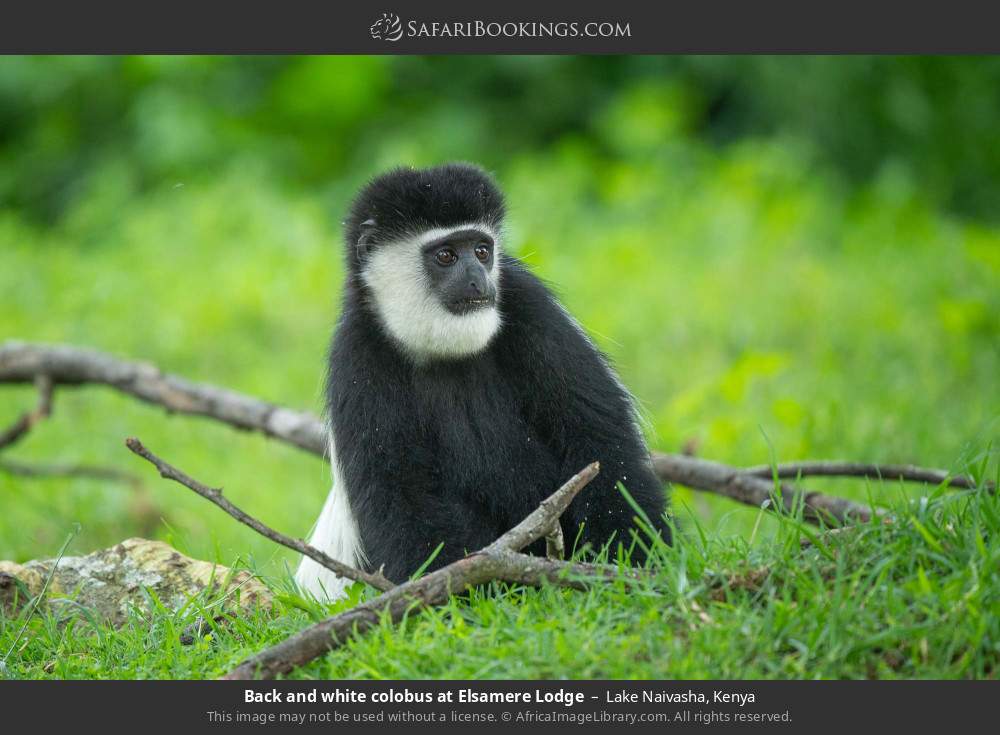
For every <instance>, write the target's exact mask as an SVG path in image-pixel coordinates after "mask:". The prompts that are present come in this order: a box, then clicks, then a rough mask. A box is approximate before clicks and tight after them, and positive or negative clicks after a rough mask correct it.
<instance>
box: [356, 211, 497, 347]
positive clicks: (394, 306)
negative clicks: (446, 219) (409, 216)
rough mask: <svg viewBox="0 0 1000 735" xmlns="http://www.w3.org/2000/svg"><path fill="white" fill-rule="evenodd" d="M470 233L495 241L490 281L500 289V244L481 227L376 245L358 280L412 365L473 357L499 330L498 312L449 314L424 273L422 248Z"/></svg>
mask: <svg viewBox="0 0 1000 735" xmlns="http://www.w3.org/2000/svg"><path fill="white" fill-rule="evenodd" d="M469 229H475V230H479V231H481V232H485V233H487V234H489V235H490V236H491V237H492V238H493V243H494V246H493V263H494V265H493V270H492V271H491V272H490V279H491V280H492V281H493V285H494V286H499V280H500V266H499V262H498V261H499V257H500V241H499V238H498V237H497V235H496V234H495V233H494V232H493V231H492V230H491V229H490V228H488V227H486V226H484V225H482V224H469V225H461V226H459V227H450V228H447V229H434V230H428V231H426V232H423V233H421V234H420V235H419V236H418V237H413V238H406V239H402V240H397V241H395V242H390V243H385V244H383V245H379V246H378V247H377V248H376V249H375V252H374V253H372V256H371V258H370V260H369V261H368V263H367V264H366V265H365V269H364V271H363V272H362V274H361V277H362V278H363V279H364V281H365V285H367V286H368V290H369V291H370V292H371V294H372V295H373V296H374V300H375V307H376V309H377V311H378V316H379V319H380V320H381V322H382V325H383V326H384V327H385V329H386V330H387V331H388V332H389V334H390V335H391V336H392V337H393V338H395V339H396V341H397V342H399V344H400V345H402V347H403V349H405V350H406V352H407V353H408V354H409V355H410V356H411V357H413V358H414V359H416V360H421V361H422V360H426V359H433V358H448V357H464V356H467V355H474V354H475V353H477V352H480V351H481V350H483V349H484V348H485V347H486V346H487V345H488V344H489V343H490V340H491V339H493V336H494V335H495V334H496V333H497V330H498V329H499V328H500V313H499V312H498V311H497V308H496V306H493V307H491V308H488V309H477V310H475V311H472V312H470V313H468V314H461V315H459V314H452V313H451V312H450V311H448V310H447V309H446V308H445V307H444V306H443V305H442V304H441V302H440V301H438V299H437V297H436V296H435V295H434V294H433V293H432V292H431V289H430V283H429V282H428V278H427V275H426V273H425V272H424V265H423V261H422V258H423V256H422V252H421V251H422V248H423V247H424V245H426V244H427V243H429V242H431V241H432V240H435V239H437V238H440V237H445V236H446V235H448V234H449V233H451V232H459V231H461V230H469ZM497 293H498V294H499V288H497Z"/></svg>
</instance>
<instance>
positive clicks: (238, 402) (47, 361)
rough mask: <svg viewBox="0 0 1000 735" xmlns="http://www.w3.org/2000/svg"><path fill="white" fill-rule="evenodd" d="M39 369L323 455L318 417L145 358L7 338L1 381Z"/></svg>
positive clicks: (64, 382)
mask: <svg viewBox="0 0 1000 735" xmlns="http://www.w3.org/2000/svg"><path fill="white" fill-rule="evenodd" d="M39 375H46V376H48V377H49V378H50V379H51V380H52V382H53V383H54V384H56V385H59V386H78V385H86V384H89V383H94V384H99V385H106V386H109V387H111V388H114V389H115V390H118V391H121V392H122V393H126V394H128V395H131V396H133V397H135V398H138V399H140V400H142V401H145V402H146V403H152V404H154V405H158V406H162V407H163V408H165V409H166V410H167V411H168V412H171V413H183V414H191V415H195V416H205V417H208V418H212V419H215V420H217V421H222V422H224V423H227V424H229V425H230V426H233V427H236V428H237V429H243V430H246V431H259V432H261V433H263V434H266V435H267V436H272V437H275V438H277V439H281V440H282V441H284V442H287V443H289V444H291V445H293V446H296V447H299V448H300V449H305V450H307V451H309V452H312V453H314V454H318V455H320V456H323V453H324V450H325V441H326V440H325V434H324V431H323V426H322V424H321V423H320V421H319V419H317V418H316V417H315V416H313V415H312V414H310V413H307V412H302V411H293V410H291V409H288V408H283V407H281V406H278V405H276V404H273V403H267V402H266V401H261V400H259V399H257V398H253V397H251V396H247V395H244V394H242V393H237V392H236V391H231V390H227V389H225V388H219V387H216V386H213V385H208V384H204V383H194V382H192V381H189V380H185V379H184V378H180V377H178V376H176V375H170V374H168V373H163V372H161V371H160V370H159V369H158V368H157V367H156V366H155V365H151V364H149V363H145V362H130V361H126V360H120V359H118V358H116V357H112V356H111V355H108V354H106V353H103V352H98V351H97V350H90V349H84V348H80V347H73V346H70V345H46V344H34V343H30V342H5V343H4V344H3V345H0V383H30V382H32V381H34V380H35V379H36V377H37V376H39Z"/></svg>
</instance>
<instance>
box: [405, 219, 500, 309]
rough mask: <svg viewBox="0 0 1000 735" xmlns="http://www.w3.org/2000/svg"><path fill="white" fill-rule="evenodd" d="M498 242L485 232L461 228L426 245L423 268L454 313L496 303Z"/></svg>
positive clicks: (434, 290) (436, 290)
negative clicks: (495, 261) (495, 275)
mask: <svg viewBox="0 0 1000 735" xmlns="http://www.w3.org/2000/svg"><path fill="white" fill-rule="evenodd" d="M495 245H496V243H494V242H493V238H492V237H491V236H490V235H488V234H487V233H485V232H481V231H479V230H476V229H468V230H460V231H458V232H453V233H450V234H447V235H444V236H442V237H439V238H435V239H433V240H431V241H430V242H428V243H427V244H426V245H424V246H423V264H424V271H425V273H426V274H427V280H428V284H429V286H430V288H431V290H432V291H433V292H434V293H435V294H436V295H437V298H438V300H439V301H440V302H441V305H442V306H443V307H444V308H445V309H447V310H448V311H450V312H451V313H452V314H458V315H463V314H468V313H470V312H473V311H477V310H479V309H489V308H493V307H495V306H496V297H497V287H496V283H495V281H494V280H493V278H492V272H493V267H494V266H493V263H494V258H493V250H494V247H495Z"/></svg>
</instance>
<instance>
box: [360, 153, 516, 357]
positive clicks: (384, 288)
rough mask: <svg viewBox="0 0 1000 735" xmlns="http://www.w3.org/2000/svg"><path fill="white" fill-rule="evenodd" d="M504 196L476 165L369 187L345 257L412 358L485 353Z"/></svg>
mask: <svg viewBox="0 0 1000 735" xmlns="http://www.w3.org/2000/svg"><path fill="white" fill-rule="evenodd" d="M503 219H504V200H503V195H502V194H501V193H500V190H499V189H498V188H497V186H496V184H495V183H494V182H493V179H492V178H491V177H490V176H489V175H488V174H487V173H486V172H484V171H483V170H482V169H480V168H477V167H475V166H472V165H468V164H456V163H450V164H445V165H443V166H436V167H434V168H426V169H412V168H399V169H394V170H392V171H389V172H388V173H385V174H382V175H381V176H378V177H377V178H375V179H374V180H372V181H371V182H370V183H369V184H368V185H367V186H365V187H364V188H363V189H362V190H361V191H360V192H359V193H358V195H357V197H356V198H355V200H354V203H353V205H352V206H351V211H350V214H349V215H348V218H347V220H346V222H345V223H344V225H345V233H346V234H345V237H346V245H347V262H348V268H349V270H350V273H351V276H352V277H354V278H355V280H356V282H357V283H358V284H359V285H360V287H361V289H362V290H363V292H364V295H365V297H366V298H365V299H364V302H365V304H366V305H367V306H368V307H370V308H371V309H372V310H373V311H374V313H375V314H376V316H377V317H378V320H379V322H380V323H381V325H382V326H383V328H384V329H385V331H386V332H387V333H388V334H389V335H390V336H391V337H392V338H394V339H395V340H396V342H397V343H398V344H399V345H400V346H401V347H402V348H403V350H404V351H405V352H406V353H408V354H409V355H410V356H411V357H413V358H414V359H416V360H418V361H426V360H431V359H448V358H451V359H455V358H460V357H465V356H468V355H472V354H475V353H477V352H479V351H481V350H482V349H484V348H485V347H486V346H487V345H488V344H489V342H490V340H491V339H492V338H493V336H494V335H495V334H496V332H497V330H498V329H499V328H500V313H499V311H498V300H499V295H500V290H499V284H500V263H499V260H500V239H501V232H502V227H503Z"/></svg>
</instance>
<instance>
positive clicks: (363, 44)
mask: <svg viewBox="0 0 1000 735" xmlns="http://www.w3.org/2000/svg"><path fill="white" fill-rule="evenodd" d="M995 10H996V5H995V4H993V3H977V4H973V3H959V2H951V3H906V4H904V3H899V2H877V3H874V2H868V3H865V4H860V3H859V4H857V5H855V6H851V5H850V4H846V3H842V2H839V3H816V2H812V3H807V2H787V1H782V2H776V1H773V0H758V1H753V0H749V1H747V0H698V1H697V2H691V1H686V2H676V1H673V2H655V1H653V0H643V1H642V2H636V1H635V0H615V1H614V2H603V3H596V2H590V3H584V2H546V3H539V2H526V1H524V0H505V2H503V3H469V2H455V1H454V0H437V1H429V2H421V3H414V2H402V1H400V0H386V1H385V2H382V0H379V2H376V3H351V2H317V1H313V2H301V1H294V2H288V1H286V2H269V3H265V2H260V1H259V0H245V1H244V2H232V1H231V0H224V1H222V0H216V1H215V2H203V3H200V4H198V5H185V4H183V3H155V2H150V3H129V4H127V5H126V4H124V3H122V4H121V5H117V4H116V5H114V6H112V5H109V4H107V3H103V4H102V3H99V2H87V3H54V2H51V1H50V0H35V2H31V3H17V4H14V3H8V4H7V7H5V8H4V9H3V11H2V14H3V17H2V20H0V50H2V51H4V52H5V53H49V52H52V53H334V54H485V53H491V54H492V53H509V54H531V53H546V54H547V53H581V54H608V53H613V54H656V53H699V52H701V53H753V52H768V53H985V52H995V51H997V50H1000V33H997V30H996V29H997V25H996V22H995V19H994V18H993V16H994V15H995V14H996V13H995Z"/></svg>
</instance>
